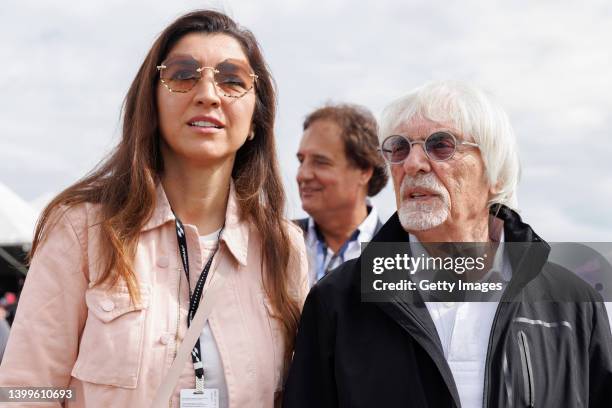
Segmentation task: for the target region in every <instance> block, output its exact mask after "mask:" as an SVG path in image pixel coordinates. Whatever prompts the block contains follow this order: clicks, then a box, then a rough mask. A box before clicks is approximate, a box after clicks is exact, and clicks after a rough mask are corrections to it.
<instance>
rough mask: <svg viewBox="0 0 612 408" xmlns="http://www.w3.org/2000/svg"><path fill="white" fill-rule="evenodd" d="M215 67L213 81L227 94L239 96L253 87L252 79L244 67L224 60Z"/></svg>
mask: <svg viewBox="0 0 612 408" xmlns="http://www.w3.org/2000/svg"><path fill="white" fill-rule="evenodd" d="M215 69H216V70H217V72H215V82H216V83H217V86H218V87H219V89H221V91H222V92H223V93H224V94H225V95H227V96H233V97H240V96H242V95H244V94H245V93H247V92H248V91H249V90H250V89H251V88H252V87H253V81H254V79H253V77H252V76H251V75H250V72H249V71H248V70H247V69H246V68H245V67H242V66H240V65H238V64H235V63H232V62H229V61H224V62H222V63H220V64H219V65H217V66H216V67H215Z"/></svg>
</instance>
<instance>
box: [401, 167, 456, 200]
mask: <svg viewBox="0 0 612 408" xmlns="http://www.w3.org/2000/svg"><path fill="white" fill-rule="evenodd" d="M412 188H423V189H426V190H430V191H432V192H434V193H436V194H439V195H440V196H442V197H443V198H444V200H445V201H447V199H448V196H449V194H448V190H446V188H445V187H444V185H443V184H442V183H441V182H440V180H439V179H438V177H437V176H436V175H435V174H434V173H426V174H419V175H417V176H416V177H404V179H403V180H402V184H401V185H400V196H401V197H404V194H405V193H406V190H408V189H412Z"/></svg>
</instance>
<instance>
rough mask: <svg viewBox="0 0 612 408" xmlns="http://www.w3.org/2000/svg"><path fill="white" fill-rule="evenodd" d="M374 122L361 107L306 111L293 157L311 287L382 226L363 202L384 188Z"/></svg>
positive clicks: (352, 106)
mask: <svg viewBox="0 0 612 408" xmlns="http://www.w3.org/2000/svg"><path fill="white" fill-rule="evenodd" d="M377 147H378V138H377V124H376V119H375V118H374V116H373V115H372V114H371V113H370V112H369V111H368V110H367V109H366V108H364V107H361V106H357V105H349V104H340V105H328V106H325V107H322V108H319V109H317V110H315V111H314V112H312V113H310V114H309V115H308V116H307V117H306V120H305V121H304V135H303V136H302V140H301V142H300V147H299V150H298V152H297V158H298V161H299V162H300V167H299V169H298V174H297V182H298V186H299V189H300V198H301V200H302V208H303V209H304V211H306V212H307V213H308V215H309V217H308V218H304V219H301V220H298V221H297V223H298V225H300V227H301V228H302V229H303V230H304V235H305V238H306V246H307V248H308V252H309V258H310V282H311V284H313V283H314V282H316V281H317V280H318V279H320V278H321V277H323V276H324V275H325V274H326V273H327V272H328V271H330V270H331V269H333V268H336V267H337V266H338V265H340V264H341V263H342V262H344V261H347V260H349V259H353V258H356V257H357V256H359V254H360V250H361V247H360V242H368V241H370V239H372V237H373V236H374V234H375V233H376V232H378V230H379V229H380V227H381V226H382V224H381V222H380V220H379V219H378V214H377V211H376V208H375V207H374V206H373V205H371V204H370V203H368V201H367V200H368V197H373V196H375V195H376V194H378V193H379V192H380V190H382V189H383V187H384V186H385V184H387V178H388V176H387V172H386V169H385V163H384V161H383V159H382V157H380V155H379V154H378V151H377Z"/></svg>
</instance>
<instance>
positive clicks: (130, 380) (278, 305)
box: [0, 11, 308, 407]
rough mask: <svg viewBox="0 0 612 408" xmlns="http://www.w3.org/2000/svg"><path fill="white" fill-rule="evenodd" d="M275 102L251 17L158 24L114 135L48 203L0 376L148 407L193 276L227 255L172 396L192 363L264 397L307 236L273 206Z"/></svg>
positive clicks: (220, 386) (219, 384) (287, 340)
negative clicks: (87, 169)
mask: <svg viewBox="0 0 612 408" xmlns="http://www.w3.org/2000/svg"><path fill="white" fill-rule="evenodd" d="M274 114H275V95H274V88H273V85H272V79H271V77H270V74H269V72H268V69H267V67H266V64H265V62H264V60H263V57H262V55H261V52H260V50H259V47H258V44H257V42H256V40H255V38H254V37H253V35H252V34H251V33H250V32H249V31H246V30H243V29H241V28H240V27H238V26H237V25H236V24H235V23H234V22H233V21H232V20H231V19H230V18H228V17H227V16H225V15H223V14H221V13H217V12H212V11H196V12H192V13H189V14H187V15H184V16H182V17H180V18H179V19H178V20H177V21H175V22H174V23H173V24H171V25H170V26H169V27H168V28H166V30H165V31H164V32H163V33H162V34H161V35H160V37H159V38H158V39H157V41H156V42H155V43H154V45H153V47H152V49H151V50H150V51H149V53H148V55H147V57H146V58H145V61H144V63H143V64H142V66H141V67H140V70H139V71H138V74H137V75H136V78H135V79H134V82H133V83H132V85H131V87H130V89H129V91H128V94H127V97H126V101H125V112H124V118H123V137H122V140H121V142H120V143H119V145H118V146H117V148H116V149H115V151H114V152H113V153H112V155H111V156H110V157H109V158H108V159H107V160H105V161H104V162H103V163H102V164H101V165H100V167H99V168H98V169H96V170H94V171H93V172H92V173H91V174H90V175H88V176H87V177H86V178H85V179H84V180H82V181H80V182H78V183H76V184H75V185H73V186H71V187H70V188H68V189H67V190H66V191H64V192H63V193H61V194H60V195H59V196H58V197H56V198H55V199H54V200H53V201H52V202H51V203H50V204H49V206H48V207H47V208H46V210H45V211H44V213H43V214H42V217H41V219H40V222H39V225H38V228H37V230H36V235H35V239H34V243H33V246H32V262H31V267H30V271H29V274H28V279H27V281H26V284H25V287H24V290H23V295H22V298H21V302H20V306H19V312H18V313H17V318H16V320H15V323H14V326H13V331H12V333H11V337H10V339H9V344H8V348H7V351H6V354H5V359H4V361H3V362H2V367H1V369H0V384H1V385H4V386H6V385H19V386H53V387H60V388H66V387H72V388H74V390H75V395H76V399H75V401H67V402H66V406H79V407H82V406H85V407H98V406H99V407H110V406H113V407H128V406H129V407H146V406H149V405H150V404H151V402H152V399H153V397H154V395H155V392H156V389H157V388H158V387H159V385H160V383H161V381H162V379H163V377H164V375H165V373H166V372H167V371H168V368H169V366H170V364H171V363H172V361H173V358H174V355H175V353H176V350H177V347H178V345H179V344H180V340H181V339H182V338H183V336H184V335H185V332H186V330H187V323H188V317H187V315H188V310H190V307H195V306H197V304H198V299H197V294H199V292H200V291H201V288H202V286H200V285H201V284H202V283H203V281H204V282H205V280H204V279H200V276H201V275H204V276H206V275H207V274H208V272H209V271H210V273H211V274H213V273H214V272H213V271H214V270H215V266H216V265H218V263H219V262H220V260H221V259H226V261H227V260H229V264H228V265H231V268H232V270H231V271H230V273H227V274H226V275H227V276H228V277H229V279H225V280H226V281H227V282H226V283H225V284H224V286H223V287H222V289H221V290H222V294H221V296H219V300H218V301H217V302H216V304H215V306H214V310H213V312H212V314H211V316H210V318H209V320H208V323H207V325H206V326H205V328H204V330H203V332H202V335H201V336H200V340H199V344H196V346H195V347H194V353H192V354H199V357H200V358H201V360H198V361H199V362H200V363H201V364H203V368H204V369H203V370H199V369H198V368H197V367H198V364H197V363H198V361H196V360H197V359H196V358H194V360H193V361H189V362H188V363H186V365H185V368H184V370H183V373H182V376H181V378H180V380H179V384H177V385H176V388H175V392H174V396H173V399H172V400H171V401H169V403H170V405H172V406H174V407H178V406H179V393H180V390H181V389H194V388H196V387H197V386H198V384H197V383H196V377H197V378H198V381H199V379H202V380H203V386H204V389H205V390H217V391H216V392H217V393H218V396H219V402H220V404H219V406H221V407H227V406H229V407H243V406H248V407H269V406H272V405H273V403H274V399H275V397H276V396H278V394H279V391H280V389H281V385H282V382H283V376H284V371H285V363H286V362H287V360H288V358H289V356H290V354H291V350H292V347H293V339H294V335H295V332H296V327H297V322H298V319H299V313H300V308H301V305H302V303H303V301H304V298H305V295H306V291H307V287H308V284H307V260H306V256H305V249H304V244H303V242H302V238H301V234H300V233H299V231H298V230H297V228H296V227H293V226H291V225H290V224H289V223H288V222H287V221H286V220H285V219H284V218H283V216H282V212H283V208H284V203H285V198H284V193H283V189H282V183H281V180H280V177H279V172H278V165H277V161H276V154H275V145H274V137H273V127H274ZM179 248H181V252H187V253H188V257H187V258H188V259H187V261H186V262H183V261H182V257H180V256H179ZM217 248H218V250H217ZM203 270H204V271H205V273H202V271H203ZM198 287H199V289H197V288H198ZM193 292H196V294H195V295H193V296H191V297H190V294H191V293H193ZM194 299H195V301H194ZM202 371H203V373H202Z"/></svg>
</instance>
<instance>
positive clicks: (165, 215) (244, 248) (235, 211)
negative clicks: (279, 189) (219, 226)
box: [141, 181, 250, 266]
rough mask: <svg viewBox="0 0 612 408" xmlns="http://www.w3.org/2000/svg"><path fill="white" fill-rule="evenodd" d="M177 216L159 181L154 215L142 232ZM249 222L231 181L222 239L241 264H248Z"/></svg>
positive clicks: (173, 219) (170, 220) (172, 220)
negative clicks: (242, 214)
mask: <svg viewBox="0 0 612 408" xmlns="http://www.w3.org/2000/svg"><path fill="white" fill-rule="evenodd" d="M175 219H176V217H175V216H174V213H173V212H172V208H171V207H170V203H169V202H168V197H167V196H166V192H165V191H164V188H163V186H162V184H161V183H159V182H158V183H157V186H156V191H155V209H154V210H153V215H151V218H149V220H148V221H147V222H146V223H145V225H144V227H143V228H142V229H141V232H145V231H148V230H152V229H155V228H158V227H160V226H162V225H164V224H166V223H168V222H173V223H174V221H175ZM249 230H250V227H249V223H248V222H247V221H246V220H243V219H241V217H240V208H239V206H238V197H237V195H236V189H235V187H234V182H233V181H232V182H231V183H230V191H229V197H228V200H227V209H226V210H225V228H224V229H223V234H222V236H221V241H223V242H224V243H225V245H226V246H227V248H228V249H229V252H230V253H231V254H232V256H233V257H234V258H236V261H238V262H239V263H240V264H241V265H243V266H246V264H247V255H248V247H249Z"/></svg>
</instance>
